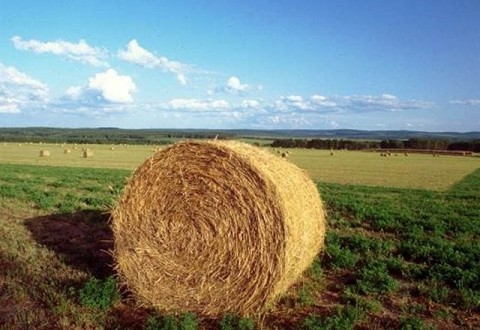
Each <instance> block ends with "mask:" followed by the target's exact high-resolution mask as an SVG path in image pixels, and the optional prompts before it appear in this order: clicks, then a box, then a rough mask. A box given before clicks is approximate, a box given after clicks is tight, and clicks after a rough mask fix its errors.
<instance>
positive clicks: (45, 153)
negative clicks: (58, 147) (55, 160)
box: [40, 150, 50, 157]
mask: <svg viewBox="0 0 480 330" xmlns="http://www.w3.org/2000/svg"><path fill="white" fill-rule="evenodd" d="M40 157H50V151H48V150H40Z"/></svg>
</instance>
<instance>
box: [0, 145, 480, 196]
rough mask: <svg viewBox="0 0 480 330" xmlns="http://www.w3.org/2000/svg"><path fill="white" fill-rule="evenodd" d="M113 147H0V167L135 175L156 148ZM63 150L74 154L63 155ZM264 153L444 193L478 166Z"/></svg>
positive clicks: (469, 161) (450, 160) (311, 169)
mask: <svg viewBox="0 0 480 330" xmlns="http://www.w3.org/2000/svg"><path fill="white" fill-rule="evenodd" d="M74 148H75V149H74ZM82 148H88V149H90V150H92V151H93V152H94V155H93V157H91V158H82ZM111 148H112V146H111V145H60V144H57V145H54V144H21V145H19V144H16V143H7V144H6V145H3V144H2V145H0V163H10V164H31V165H48V166H72V167H90V168H112V169H114V168H115V169H127V170H133V169H135V168H136V167H137V166H138V165H140V164H141V163H142V162H143V161H144V160H145V159H146V158H147V157H149V156H150V155H152V153H153V152H154V149H155V147H154V146H150V145H148V146H143V145H127V146H125V145H114V146H113V148H114V150H111ZM41 149H46V150H49V151H50V153H51V155H50V156H49V157H39V152H40V150H41ZM65 149H69V150H71V151H72V152H71V153H69V154H65V153H64V150H65ZM268 149H269V150H270V151H271V152H272V153H275V154H278V156H280V155H281V152H284V151H289V154H290V156H289V158H288V161H291V162H293V163H295V164H296V165H297V166H299V167H300V168H302V169H304V170H306V171H307V172H308V173H309V175H310V177H311V178H312V179H313V180H314V181H316V182H328V183H340V184H354V185H367V186H381V187H397V188H411V189H429V190H436V191H445V190H447V189H448V188H449V187H451V186H452V185H454V184H455V183H456V182H458V181H460V180H461V179H462V178H464V177H465V176H466V175H468V174H469V173H471V172H472V171H474V170H475V169H477V168H479V167H480V158H478V157H471V156H470V157H463V156H441V157H432V155H428V154H413V153H412V154H409V156H408V157H406V156H404V154H402V153H400V154H398V155H397V156H395V154H394V153H392V156H390V157H380V154H379V153H376V152H362V151H344V150H340V151H335V153H334V155H333V156H331V155H330V151H328V150H313V149H278V150H277V151H275V150H273V149H270V148H268ZM278 151H280V153H278Z"/></svg>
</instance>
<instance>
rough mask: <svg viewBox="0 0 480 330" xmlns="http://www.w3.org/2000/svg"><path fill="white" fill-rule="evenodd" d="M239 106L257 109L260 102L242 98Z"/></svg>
mask: <svg viewBox="0 0 480 330" xmlns="http://www.w3.org/2000/svg"><path fill="white" fill-rule="evenodd" d="M241 107H242V108H244V109H259V108H260V102H259V101H257V100H243V101H242V104H241Z"/></svg>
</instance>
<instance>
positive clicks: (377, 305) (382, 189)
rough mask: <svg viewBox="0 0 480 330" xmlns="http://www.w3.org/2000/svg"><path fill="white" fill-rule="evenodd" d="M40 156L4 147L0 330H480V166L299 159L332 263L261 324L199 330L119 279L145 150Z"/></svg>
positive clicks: (364, 156) (301, 153) (294, 154)
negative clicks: (115, 255) (119, 254)
mask: <svg viewBox="0 0 480 330" xmlns="http://www.w3.org/2000/svg"><path fill="white" fill-rule="evenodd" d="M42 148H45V149H49V150H50V151H51V156H50V157H48V158H40V157H38V155H39V151H40V148H39V146H38V145H26V146H22V147H20V146H18V145H11V144H9V145H6V146H3V145H0V151H1V152H0V329H3V328H5V329H16V328H20V329H23V328H44V329H50V328H64V329H74V328H78V329H81V328H98V329H102V328H107V329H125V328H128V329H196V328H208V329H253V327H257V328H260V327H263V328H264V329H354V328H356V329H372V328H390V329H391V328H394V329H430V328H438V329H456V328H458V329H461V328H466V329H468V328H470V329H475V328H480V262H479V260H480V162H479V159H478V158H468V157H447V156H445V157H440V158H433V157H432V156H427V155H410V156H409V157H408V158H407V157H404V156H403V155H402V156H400V155H399V156H397V157H395V156H392V157H390V158H388V159H385V158H384V157H380V156H379V155H378V154H375V153H367V152H347V151H342V152H336V153H335V155H334V156H330V154H329V152H328V151H310V150H291V151H290V152H291V157H290V158H289V160H288V161H292V162H294V163H296V164H298V165H299V166H300V167H302V168H304V169H306V170H307V171H308V172H309V173H310V174H311V176H312V177H314V178H315V181H316V182H317V183H318V189H319V192H320V194H321V196H322V198H323V200H324V202H325V205H326V208H327V215H328V216H327V221H328V228H329V230H328V233H327V237H326V247H325V250H324V252H323V253H321V254H320V255H319V256H318V258H317V259H316V260H315V262H314V264H313V265H312V266H311V268H310V269H309V271H308V272H307V273H306V274H305V276H304V278H303V280H302V281H300V283H298V284H297V285H296V286H294V287H292V288H291V289H290V290H289V291H288V292H287V294H286V295H285V297H284V298H282V299H281V300H280V301H279V302H278V304H277V305H276V306H275V307H274V308H273V309H272V310H271V311H269V312H268V313H266V314H265V315H264V316H263V317H262V318H256V317H251V318H243V319H241V318H239V317H236V316H235V315H225V316H223V317H222V318H220V319H207V320H202V319H198V318H197V317H196V316H195V315H191V314H182V313H179V314H178V315H160V314H157V313H156V312H155V311H153V310H151V309H147V308H143V307H141V306H139V305H138V304H137V302H136V301H135V299H133V298H132V297H131V296H130V295H129V294H128V292H125V290H123V289H117V288H116V286H115V284H116V283H115V278H114V277H112V276H114V275H115V272H114V271H113V269H112V267H111V264H112V259H111V256H110V255H109V254H108V253H106V252H105V251H108V250H109V249H111V248H112V244H113V242H112V233H111V231H110V229H109V225H108V218H109V209H110V208H111V207H112V205H113V204H114V203H115V201H116V200H117V198H118V196H119V194H120V193H121V190H122V188H123V186H124V185H125V182H126V180H127V178H128V177H129V175H130V174H131V171H132V169H133V168H134V167H135V166H136V165H137V164H139V163H140V162H141V161H142V160H143V159H144V158H145V157H147V156H148V155H150V154H151V153H152V151H151V147H143V146H128V147H123V146H115V148H116V150H114V151H110V150H109V148H110V146H103V149H102V148H101V147H100V146H91V149H92V150H93V151H94V153H95V154H94V157H93V158H91V159H83V158H81V154H80V150H81V146H78V148H79V149H78V150H75V151H74V150H72V154H69V155H65V154H63V149H65V148H67V147H61V146H49V147H45V146H42ZM54 148H56V149H54ZM57 149H58V153H57V152H56V150H57ZM272 152H273V150H272ZM113 155H114V156H113ZM66 157H69V158H68V159H67V158H66ZM112 164H113V165H112ZM46 165H48V166H46ZM51 165H56V166H51ZM60 165H68V166H60ZM101 167H108V168H101ZM111 167H116V169H110V168H111ZM225 299H228V297H225Z"/></svg>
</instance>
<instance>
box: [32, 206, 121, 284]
mask: <svg viewBox="0 0 480 330" xmlns="http://www.w3.org/2000/svg"><path fill="white" fill-rule="evenodd" d="M109 217H110V214H108V213H102V212H99V211H79V212H74V213H68V214H51V215H46V216H41V217H35V218H31V219H27V220H25V226H26V227H27V228H28V230H29V231H30V232H31V233H32V237H33V238H34V240H35V241H36V242H37V243H39V244H42V245H44V246H46V247H47V248H48V249H50V250H52V251H54V252H55V253H56V254H57V255H58V256H59V257H60V258H61V259H62V260H63V261H64V262H65V264H67V265H69V266H72V267H74V268H76V269H80V270H83V271H87V272H89V273H90V274H92V275H93V276H95V277H97V278H105V277H107V276H110V275H112V274H113V273H114V270H113V268H112V265H113V258H112V256H111V254H110V253H109V251H111V250H112V249H113V233H112V230H111V229H110V227H109V225H108V219H109ZM52 271H55V270H53V269H52Z"/></svg>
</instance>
